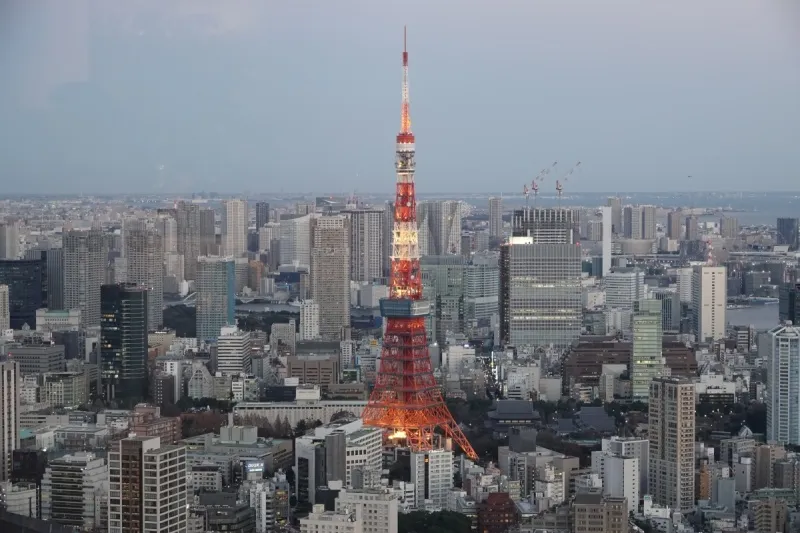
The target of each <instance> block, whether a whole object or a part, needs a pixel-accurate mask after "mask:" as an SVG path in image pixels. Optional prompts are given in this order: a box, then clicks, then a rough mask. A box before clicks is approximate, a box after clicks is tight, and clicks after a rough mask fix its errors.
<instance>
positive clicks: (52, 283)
mask: <svg viewBox="0 0 800 533" xmlns="http://www.w3.org/2000/svg"><path fill="white" fill-rule="evenodd" d="M25 259H40V260H42V261H43V262H44V264H45V275H44V278H45V279H46V280H47V282H46V284H47V302H46V304H47V308H48V309H50V310H51V311H59V310H62V309H64V249H63V248H50V247H47V248H33V249H31V250H28V251H26V252H25Z"/></svg>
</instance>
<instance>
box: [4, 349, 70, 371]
mask: <svg viewBox="0 0 800 533" xmlns="http://www.w3.org/2000/svg"><path fill="white" fill-rule="evenodd" d="M9 353H10V354H11V355H12V356H13V358H14V361H16V362H17V363H18V364H19V372H20V374H21V375H23V376H32V375H39V374H44V373H45V372H61V371H62V370H64V347H63V346H59V345H57V344H22V345H19V346H14V347H13V348H10V349H9Z"/></svg>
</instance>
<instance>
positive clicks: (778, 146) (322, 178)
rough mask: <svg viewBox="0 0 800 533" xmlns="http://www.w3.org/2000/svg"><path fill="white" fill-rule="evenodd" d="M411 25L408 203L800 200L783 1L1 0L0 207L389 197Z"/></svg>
mask: <svg viewBox="0 0 800 533" xmlns="http://www.w3.org/2000/svg"><path fill="white" fill-rule="evenodd" d="M404 24H408V35H409V54H410V64H411V67H410V70H411V73H410V85H411V115H412V124H413V129H414V133H415V134H416V136H417V150H418V151H417V154H418V157H417V179H418V190H420V191H422V192H448V193H452V194H453V195H454V196H457V195H458V192H459V191H466V192H480V191H486V192H495V191H507V192H516V191H518V190H520V189H521V187H522V184H523V183H524V182H526V181H529V180H530V178H531V177H532V176H533V175H535V174H536V173H537V172H538V170H539V169H541V168H542V167H544V166H548V165H549V164H551V163H552V162H553V161H555V160H558V161H560V162H561V163H560V166H561V167H562V171H566V170H567V168H568V167H569V166H571V164H573V163H574V162H575V161H577V160H580V161H582V166H581V170H580V172H578V173H576V174H575V175H574V177H573V178H571V180H570V182H569V183H568V184H567V187H568V188H569V189H571V190H573V191H575V192H579V191H587V192H588V191H610V192H624V191H664V190H685V189H689V188H691V189H700V190H714V189H735V190H760V189H780V190H795V191H800V7H798V2H796V0H757V1H756V0H702V1H697V0H671V1H643V0H603V1H599V0H493V1H491V2H485V1H480V2H479V1H477V0H460V1H458V0H404V1H403V2H382V1H375V0H335V1H330V0H226V1H225V2H222V1H219V0H169V1H164V0H149V1H148V0H68V1H67V0H47V1H45V0H39V1H37V2H31V1H29V0H2V1H0V194H2V193H10V192H48V191H51V192H59V193H66V192H75V193H78V192H84V193H90V192H94V191H97V192H160V191H161V192H179V193H185V192H191V191H201V190H206V191H210V190H213V191H222V192H224V191H230V192H253V193H260V192H276V193H278V192H314V193H324V192H350V191H353V190H356V191H361V192H386V193H390V192H391V191H392V190H393V180H394V175H393V151H394V136H395V134H396V133H397V129H398V128H399V122H400V80H401V70H400V55H401V51H402V34H403V25H404ZM687 175H692V176H694V178H693V179H692V180H689V179H687ZM541 187H542V189H543V190H548V189H552V188H553V187H554V182H553V181H552V180H550V181H548V182H545V183H544V184H542V186H541Z"/></svg>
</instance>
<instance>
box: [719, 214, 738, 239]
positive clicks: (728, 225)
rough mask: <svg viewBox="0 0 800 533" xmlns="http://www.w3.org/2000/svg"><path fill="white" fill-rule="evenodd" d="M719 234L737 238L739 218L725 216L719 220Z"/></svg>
mask: <svg viewBox="0 0 800 533" xmlns="http://www.w3.org/2000/svg"><path fill="white" fill-rule="evenodd" d="M719 234H720V236H722V238H723V239H735V238H737V237H738V236H739V219H737V218H733V217H723V218H721V219H720V221H719Z"/></svg>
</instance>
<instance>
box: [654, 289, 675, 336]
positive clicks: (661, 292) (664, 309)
mask: <svg viewBox="0 0 800 533" xmlns="http://www.w3.org/2000/svg"><path fill="white" fill-rule="evenodd" d="M650 294H651V296H652V297H653V298H654V299H656V300H658V301H660V302H661V328H662V329H663V330H664V331H677V330H679V329H680V327H681V300H680V295H679V294H678V291H677V290H675V289H668V288H665V289H653V290H652V291H651V293H650Z"/></svg>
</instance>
